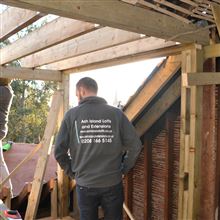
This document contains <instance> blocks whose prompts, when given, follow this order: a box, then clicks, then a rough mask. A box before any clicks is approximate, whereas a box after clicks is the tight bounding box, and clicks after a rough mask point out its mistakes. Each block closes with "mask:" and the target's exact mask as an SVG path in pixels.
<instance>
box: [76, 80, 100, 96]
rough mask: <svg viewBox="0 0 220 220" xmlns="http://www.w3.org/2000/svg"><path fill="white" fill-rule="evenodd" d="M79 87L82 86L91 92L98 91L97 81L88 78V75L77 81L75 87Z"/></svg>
mask: <svg viewBox="0 0 220 220" xmlns="http://www.w3.org/2000/svg"><path fill="white" fill-rule="evenodd" d="M79 87H83V88H85V89H87V90H89V91H91V92H95V93H97V92H98V85H97V82H96V81H95V80H94V79H92V78H90V77H84V78H82V79H80V80H79V81H78V83H77V84H76V88H77V89H78V88H79Z"/></svg>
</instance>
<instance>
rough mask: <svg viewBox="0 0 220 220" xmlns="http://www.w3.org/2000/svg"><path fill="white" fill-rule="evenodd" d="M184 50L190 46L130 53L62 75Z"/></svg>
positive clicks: (176, 53) (67, 71) (66, 71)
mask: <svg viewBox="0 0 220 220" xmlns="http://www.w3.org/2000/svg"><path fill="white" fill-rule="evenodd" d="M120 46H123V45H120ZM184 48H185V49H187V48H188V49H189V48H192V44H188V45H176V46H170V47H165V48H160V49H156V50H150V51H146V52H141V53H137V54H132V53H131V54H130V55H127V56H126V55H125V56H122V57H118V58H114V59H111V60H106V61H103V62H102V61H101V62H97V63H91V64H88V65H85V66H79V67H76V68H71V69H67V70H64V71H63V73H65V74H72V73H79V72H83V71H88V70H93V69H98V68H105V67H109V66H114V65H121V64H126V63H131V62H137V61H140V60H147V59H153V58H158V57H164V56H174V55H178V54H180V53H181V51H182V50H184ZM110 49H111V48H110ZM127 51H129V48H128V49H127ZM109 52H110V51H109ZM112 53H114V52H112ZM92 54H93V53H90V54H88V55H89V56H90V55H92ZM104 56H105V55H104ZM48 67H49V66H48ZM51 67H52V66H51Z"/></svg>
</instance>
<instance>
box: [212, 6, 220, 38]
mask: <svg viewBox="0 0 220 220" xmlns="http://www.w3.org/2000/svg"><path fill="white" fill-rule="evenodd" d="M212 12H213V15H214V18H215V23H216V25H217V29H218V33H219V36H220V5H218V4H214V3H213V4H212Z"/></svg>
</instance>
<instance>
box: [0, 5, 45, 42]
mask: <svg viewBox="0 0 220 220" xmlns="http://www.w3.org/2000/svg"><path fill="white" fill-rule="evenodd" d="M43 16H44V14H42V13H39V12H35V11H30V10H26V9H20V8H13V7H9V8H7V9H6V10H5V11H3V12H2V13H1V14H0V24H1V30H0V40H1V41H4V40H6V39H7V38H9V37H10V36H12V35H13V34H15V33H16V32H18V31H20V30H22V29H23V28H25V27H27V26H28V25H30V24H32V23H33V22H35V21H37V20H38V19H40V18H41V17H43Z"/></svg>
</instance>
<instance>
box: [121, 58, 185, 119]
mask: <svg viewBox="0 0 220 220" xmlns="http://www.w3.org/2000/svg"><path fill="white" fill-rule="evenodd" d="M180 66H181V57H180V55H178V56H171V57H169V58H168V59H167V61H166V63H165V65H163V66H162V67H160V69H159V70H158V71H157V73H156V74H155V75H153V76H152V78H151V79H149V81H148V83H147V84H146V85H145V86H144V87H143V88H142V89H141V91H140V92H139V93H138V95H137V96H136V98H135V99H134V100H131V101H130V103H129V104H128V108H125V111H124V112H125V114H126V115H127V117H128V119H129V120H131V121H133V120H134V119H135V118H136V117H137V116H138V114H139V113H140V112H141V111H142V110H143V109H144V108H145V107H146V106H147V105H148V104H149V103H150V102H151V101H152V99H153V98H154V97H155V96H156V95H157V94H158V93H159V92H160V91H161V89H162V88H163V87H164V85H165V84H166V83H167V82H168V81H169V80H170V79H171V77H172V76H173V75H174V74H175V73H176V72H177V70H178V69H179V68H180Z"/></svg>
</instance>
